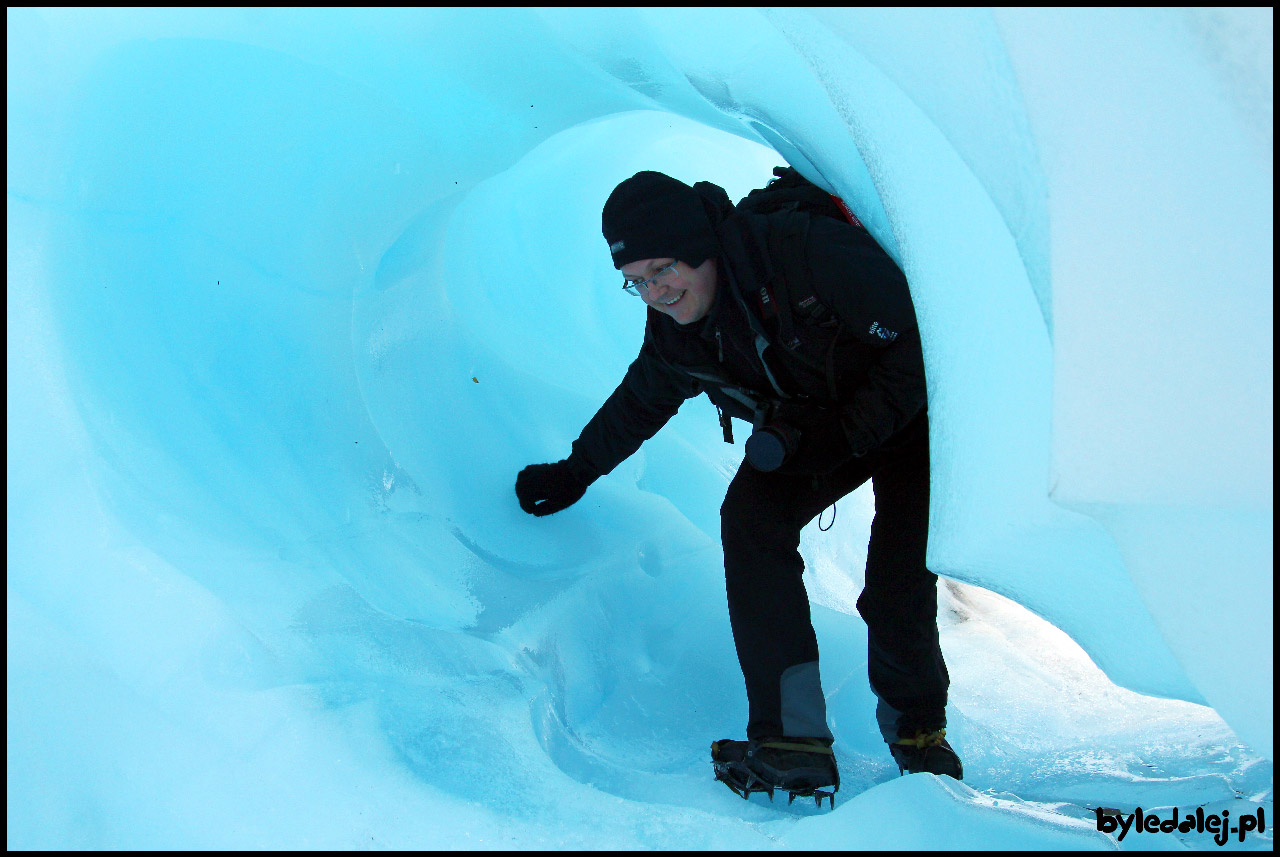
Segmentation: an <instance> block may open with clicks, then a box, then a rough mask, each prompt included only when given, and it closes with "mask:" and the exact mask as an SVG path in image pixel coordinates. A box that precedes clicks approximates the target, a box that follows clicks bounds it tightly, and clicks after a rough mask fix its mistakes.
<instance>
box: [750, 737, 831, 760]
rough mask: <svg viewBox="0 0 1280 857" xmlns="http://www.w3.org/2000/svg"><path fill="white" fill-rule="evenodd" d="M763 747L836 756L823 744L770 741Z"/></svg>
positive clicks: (762, 745)
mask: <svg viewBox="0 0 1280 857" xmlns="http://www.w3.org/2000/svg"><path fill="white" fill-rule="evenodd" d="M760 746H761V747H770V748H772V749H774V750H797V751H799V752H801V753H817V754H819V755H821V756H834V755H835V754H836V751H835V750H832V749H831V748H830V747H824V746H822V745H821V744H792V743H790V742H788V741H769V742H766V743H763V744H761V745H760Z"/></svg>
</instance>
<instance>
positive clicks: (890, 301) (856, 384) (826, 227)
mask: <svg viewBox="0 0 1280 857" xmlns="http://www.w3.org/2000/svg"><path fill="white" fill-rule="evenodd" d="M717 234H718V236H719V237H720V241H721V245H722V248H723V250H722V253H721V255H720V256H719V257H718V259H717V263H718V271H719V282H718V284H717V290H716V300H715V303H714V305H713V306H712V308H711V311H710V312H709V313H708V314H707V316H706V318H705V319H703V320H702V321H699V322H694V323H693V324H690V325H687V326H686V325H679V324H677V323H676V322H675V321H674V320H673V319H672V318H671V317H670V316H668V315H665V314H663V313H660V312H658V311H657V310H655V309H652V308H649V310H648V322H647V324H646V327H645V338H644V345H643V346H642V347H641V349H640V354H639V356H638V357H637V358H636V359H635V361H634V362H633V363H632V364H631V366H630V368H628V369H627V374H626V376H625V377H624V378H623V379H622V383H621V384H619V385H618V388H617V389H616V390H615V391H614V392H613V394H612V395H611V396H610V397H609V398H608V400H607V401H606V402H605V403H604V405H603V406H601V408H600V410H599V411H598V412H597V413H596V415H595V416H594V417H592V419H591V421H590V422H588V423H587V425H586V427H585V428H584V429H583V430H582V434H581V435H580V436H579V437H578V439H577V440H576V441H574V443H573V452H572V454H571V455H570V456H569V462H570V464H571V465H572V466H573V468H574V469H575V471H576V472H577V473H578V474H579V475H580V476H581V477H583V478H584V479H585V480H587V481H593V480H595V479H597V478H599V477H600V476H602V475H604V474H606V473H609V472H610V471H612V470H613V468H615V467H617V466H618V464H620V463H621V462H622V461H624V460H625V459H626V458H628V457H630V456H631V455H632V454H633V453H634V452H635V451H636V450H637V449H639V448H640V445H641V444H642V443H643V442H644V441H646V440H648V439H649V438H651V437H653V436H654V435H655V434H657V432H658V430H659V429H660V428H662V426H664V425H665V424H666V423H667V421H668V420H669V419H671V417H672V416H673V415H674V414H675V412H676V411H677V410H678V409H679V407H680V405H681V404H682V403H683V402H684V400H685V399H688V398H690V397H692V396H696V395H698V394H699V393H701V392H706V393H707V396H708V397H709V398H710V399H711V401H712V402H714V403H715V405H716V406H717V408H719V409H720V410H721V415H722V423H724V424H726V425H727V424H728V421H727V419H725V418H724V415H725V414H728V415H731V416H734V417H738V418H740V419H744V420H752V419H753V416H754V414H753V410H752V407H751V406H750V405H749V404H747V402H749V401H752V400H754V401H767V402H775V403H776V402H780V401H787V402H788V403H790V405H791V407H792V408H793V412H794V409H795V408H799V409H800V410H801V411H807V412H809V413H812V414H814V415H817V414H820V413H827V414H833V415H838V418H839V419H840V423H841V427H842V428H843V430H844V434H845V437H846V438H847V439H848V441H849V445H850V448H851V449H852V451H853V452H854V454H857V455H861V454H865V453H866V452H868V451H869V450H871V449H874V448H876V447H878V446H880V445H881V444H883V443H884V442H885V441H886V440H888V439H889V438H890V437H892V436H893V435H894V434H895V433H896V432H898V431H899V430H900V429H902V428H903V427H904V426H906V424H907V423H908V422H909V421H910V420H911V419H912V418H913V417H915V416H917V415H918V414H919V413H920V412H921V411H923V410H924V408H925V375H924V358H923V355H922V353H921V349H920V335H919V331H918V329H917V326H916V318H915V309H914V307H913V306H912V303H911V294H910V292H909V290H908V288H907V281H906V278H905V277H904V276H903V274H902V271H901V270H899V268H898V266H897V265H896V264H895V263H894V261H893V259H891V258H890V257H889V256H888V254H886V253H885V252H884V251H883V250H882V249H881V248H880V246H879V245H878V244H876V242H875V241H874V240H873V239H872V238H871V236H870V235H868V234H867V233H866V232H865V231H863V230H861V229H859V228H857V227H854V226H851V225H849V224H845V223H841V222H839V221H836V220H833V219H831V218H829V217H812V218H809V217H808V216H807V215H803V214H800V215H797V214H793V213H790V212H785V213H776V214H770V215H758V214H756V215H753V214H742V213H735V214H732V215H730V216H729V217H728V218H726V219H725V220H724V221H722V222H721V223H719V224H718V226H717ZM779 236H786V237H787V238H788V241H782V242H781V243H780V242H779V240H777V239H779ZM771 237H772V238H773V239H775V240H774V241H772V242H771V241H770V238H771ZM788 247H789V248H790V250H789V252H790V253H791V254H793V257H792V258H789V259H788V258H780V256H785V255H787V252H788V251H787V250H786V249H785V248H788ZM800 257H803V263H804V264H797V262H798V261H799V258H800ZM775 277H784V278H785V288H786V291H787V292H788V293H789V295H790V301H789V302H790V303H791V304H792V305H793V306H795V304H796V303H798V302H801V301H804V300H805V299H806V298H815V299H816V305H817V308H818V310H819V312H818V317H817V318H814V319H812V320H807V319H802V318H801V317H798V316H797V317H796V318H795V320H794V325H793V330H794V339H793V340H792V342H791V343H790V346H791V347H785V346H784V345H782V344H781V342H780V340H779V319H778V318H777V316H776V313H772V312H770V310H771V309H772V308H771V307H770V306H769V305H768V302H767V300H768V295H770V294H772V293H773V291H774V290H773V288H772V286H773V284H774V283H775V280H774V278H775ZM766 284H767V285H769V286H770V287H771V288H770V289H769V290H767V291H766V292H764V293H762V292H761V286H764V285H766ZM775 305H776V302H775ZM814 305H815V304H814V301H809V302H808V308H810V309H811V308H813V307H814ZM823 307H825V308H826V309H828V310H829V312H827V313H824V312H821V310H822V308H823ZM795 312H796V313H799V312H801V311H800V310H799V309H797V310H796V311H795ZM757 334H762V336H758V335H757ZM766 342H767V343H769V344H768V345H767V347H765V343H766Z"/></svg>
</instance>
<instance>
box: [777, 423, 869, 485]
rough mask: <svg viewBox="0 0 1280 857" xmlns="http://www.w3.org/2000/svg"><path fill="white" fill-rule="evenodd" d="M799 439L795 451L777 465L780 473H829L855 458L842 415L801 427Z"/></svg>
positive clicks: (806, 474)
mask: <svg viewBox="0 0 1280 857" xmlns="http://www.w3.org/2000/svg"><path fill="white" fill-rule="evenodd" d="M798 428H799V430H800V441H799V444H798V445H797V447H796V451H795V454H794V455H792V456H791V457H790V458H789V459H787V461H786V462H785V463H784V464H783V465H782V466H781V467H779V468H778V472H779V473H785V474H792V475H805V476H808V475H812V474H819V473H828V472H830V471H832V470H835V469H836V468H837V467H839V466H840V465H842V464H844V463H846V462H847V461H849V459H851V458H853V457H854V452H853V448H852V447H850V446H849V438H848V436H847V435H845V433H844V427H843V426H842V425H841V424H840V417H839V415H836V414H833V415H831V416H829V417H827V418H825V419H822V420H820V421H815V422H809V423H807V424H805V425H803V426H798Z"/></svg>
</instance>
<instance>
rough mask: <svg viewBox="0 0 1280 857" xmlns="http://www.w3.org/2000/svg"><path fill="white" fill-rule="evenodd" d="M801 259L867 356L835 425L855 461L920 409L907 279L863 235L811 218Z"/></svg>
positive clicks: (920, 368)
mask: <svg viewBox="0 0 1280 857" xmlns="http://www.w3.org/2000/svg"><path fill="white" fill-rule="evenodd" d="M807 255H808V262H809V268H810V271H811V272H812V274H813V277H814V285H815V290H816V291H817V292H818V295H819V298H820V299H821V300H823V301H828V300H829V301H830V303H829V304H828V306H829V307H830V308H831V309H832V310H833V311H834V312H835V314H836V315H837V316H838V317H839V318H840V321H841V323H842V325H843V328H842V329H843V335H845V336H851V337H853V338H854V339H855V340H857V341H858V343H859V344H860V345H861V346H863V347H864V348H865V349H868V350H869V351H870V352H871V354H872V355H873V360H872V363H871V365H870V367H869V369H868V371H867V376H866V383H864V384H862V385H860V386H859V387H858V388H857V389H856V390H853V391H852V392H851V395H850V396H849V398H848V399H846V400H845V402H844V407H843V408H842V413H841V424H842V426H843V428H844V432H845V435H846V437H847V438H848V440H849V445H850V447H851V449H852V450H853V452H854V454H855V455H863V454H865V453H866V452H868V451H870V450H872V449H875V448H876V447H878V446H880V445H881V444H882V443H884V442H885V441H886V440H888V439H889V438H890V437H891V436H893V435H894V434H895V433H896V432H898V431H899V430H901V429H902V428H903V427H905V426H906V424H907V423H908V422H910V421H911V420H912V419H913V418H914V417H915V416H916V415H917V414H919V413H920V411H921V410H922V409H923V408H924V406H925V403H926V401H927V395H926V387H925V374H924V354H923V352H922V349H921V344H920V331H919V327H918V326H917V324H916V315H915V307H914V305H913V304H912V302H911V292H910V290H909V288H908V287H907V278H906V277H905V276H904V275H903V273H902V270H901V269H900V268H899V267H898V265H897V263H895V262H894V261H893V259H892V258H891V257H890V256H889V254H887V253H885V252H884V250H882V249H881V248H880V246H879V245H878V244H876V242H875V240H874V239H872V238H871V236H870V235H868V234H867V233H866V232H864V231H862V230H861V229H858V228H856V227H853V226H848V225H846V224H842V223H839V222H837V221H834V220H829V219H826V218H818V217H815V218H813V221H812V222H811V225H810V233H809V241H808V247H807Z"/></svg>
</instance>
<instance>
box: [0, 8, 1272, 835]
mask: <svg viewBox="0 0 1280 857" xmlns="http://www.w3.org/2000/svg"><path fill="white" fill-rule="evenodd" d="M1272 20H1273V13H1272V11H1271V10H1270V9H1215V10H1138V9H1110V10H1108V9H1098V10H1087V11H1085V10H1052V9H1044V10H1030V9H1022V10H1016V9H999V10H974V9H967V10H966V9H956V10H937V9H934V10H916V9H908V10H902V9H899V10H876V9H817V10H808V11H805V10H797V9H769V10H753V9H724V8H716V9H660V10H634V9H607V10H606V9H552V10H527V9H392V10H388V9H359V10H353V9H326V10H297V9H291V10H281V9H274V10H270V9H268V10H258V9H239V10H236V9H184V10H176V9H131V10H127V11H126V10H110V9H101V10H86V9H31V8H10V9H9V10H8V11H7V13H6V21H7V25H8V27H7V48H8V50H7V67H8V75H7V87H6V88H7V108H6V109H7V116H8V123H7V129H8V132H7V150H8V178H7V182H8V194H7V214H8V217H7V230H8V232H7V235H8V257H7V258H8V327H7V331H8V339H7V355H8V387H7V406H8V420H7V427H8V481H7V485H8V497H7V499H8V552H7V561H8V563H7V564H8V575H7V590H6V595H7V616H8V622H7V628H8V635H7V643H8V646H7V688H8V696H7V699H8V706H7V714H8V717H7V724H8V725H7V734H8V739H7V750H8V756H7V758H8V762H7V771H8V778H7V785H8V790H7V794H8V797H7V809H8V839H7V842H8V846H9V847H10V848H16V849H23V848H42V849H62V848H92V849H107V848H111V849H117V848H118V849H135V848H160V849H169V848H183V849H185V848H193V849H194V848H200V849H205V848H208V849H220V848H228V849H230V848H237V849H250V848H255V849H256V848H290V849H347V848H406V849H409V848H412V849H422V850H435V849H450V848H494V849H496V848H504V849H505V848H519V849H528V848H590V849H620V848H645V849H676V848H679V849H685V848H698V849H702V848H706V849H710V848H725V849H729V848H734V849H756V848H759V849H774V848H841V849H851V848H868V849H869V848H895V847H897V848H1028V849H1033V848H1062V849H1068V848H1071V849H1074V848H1102V849H1106V848H1114V847H1117V846H1118V847H1120V848H1125V849H1129V848H1178V847H1191V848H1214V847H1217V846H1215V845H1213V843H1212V841H1211V839H1210V837H1209V834H1195V833H1192V834H1189V835H1183V834H1169V833H1141V834H1138V833H1132V832H1131V833H1130V834H1129V835H1128V836H1126V837H1125V838H1124V839H1122V840H1117V836H1116V835H1114V834H1113V835H1104V834H1103V833H1100V832H1098V831H1097V829H1096V823H1095V821H1096V815H1095V812H1094V810H1095V809H1096V808H1097V807H1099V806H1105V807H1113V808H1118V809H1121V810H1123V811H1124V812H1132V811H1133V810H1134V809H1136V808H1137V807H1139V806H1140V807H1143V808H1144V809H1146V810H1153V811H1156V812H1157V813H1163V815H1165V816H1167V815H1168V814H1169V813H1168V811H1167V810H1169V809H1170V808H1173V807H1180V808H1181V809H1182V810H1183V811H1186V810H1187V809H1188V808H1195V807H1202V808H1204V810H1205V811H1206V812H1210V813H1220V812H1222V811H1230V812H1231V815H1232V817H1233V818H1239V817H1240V816H1241V815H1242V814H1244V813H1249V812H1255V811H1256V810H1257V809H1258V808H1263V809H1264V810H1265V811H1266V813H1267V814H1268V815H1270V812H1271V809H1272V782H1273V775H1272V764H1271V759H1272V755H1273V743H1272V736H1273V725H1272V724H1273V713H1272V712H1273V708H1272V696H1273V661H1272V652H1273V647H1274V642H1273V608H1272V601H1273V589H1272V563H1273V558H1272V550H1273V548H1272V506H1273V482H1272V467H1273V452H1272V436H1273V416H1272V409H1273V398H1272V389H1273V380H1272V366H1273V351H1272V313H1273V303H1272V301H1273V298H1272V282H1273V244H1272V241H1273V238H1272V232H1273V226H1274V224H1273V195H1272V194H1273V190H1272V185H1273V178H1274V175H1273V166H1272V150H1273V107H1272V104H1273V94H1272V92H1273V91H1272V32H1273V24H1272ZM781 163H790V164H793V165H795V166H797V167H799V168H800V169H801V170H802V171H803V172H804V173H805V174H806V175H808V176H809V177H810V178H811V179H813V180H814V181H816V182H818V183H820V184H822V185H824V186H825V187H827V188H828V189H829V190H832V191H834V192H837V193H839V194H840V195H841V196H842V197H843V198H844V199H845V200H846V201H847V202H848V203H849V205H850V206H851V207H852V208H853V210H854V211H856V212H857V213H858V215H859V217H860V218H861V219H862V220H863V222H864V223H866V224H867V226H868V228H869V229H870V230H871V232H872V233H873V234H874V235H875V237H876V238H877V239H878V240H879V241H880V243H881V244H882V245H883V246H884V247H885V248H886V250H888V251H889V252H890V253H891V254H892V255H893V256H894V258H895V259H896V260H897V261H898V262H899V264H900V265H901V266H902V268H903V270H904V271H905V272H906V274H907V276H908V279H909V280H910V283H911V288H912V294H913V298H914V301H915V305H916V307H917V311H918V315H919V320H920V324H921V329H922V332H923V338H924V346H925V356H926V361H927V371H928V375H929V381H930V391H929V394H930V404H929V407H930V412H931V413H930V420H931V424H932V425H933V437H932V459H933V462H934V473H933V479H934V489H933V505H932V510H931V534H930V554H929V562H930V567H931V568H932V570H934V571H935V572H937V573H938V574H939V575H941V576H942V577H943V578H944V580H943V581H942V582H941V583H940V597H941V604H942V611H941V616H940V623H941V630H942V645H943V649H944V651H945V653H946V655H947V659H948V663H949V665H950V667H951V674H952V705H951V709H950V728H949V737H950V738H951V739H952V743H954V744H955V745H956V746H957V748H958V749H960V751H961V753H962V754H963V756H964V759H965V770H966V779H965V781H964V782H963V783H956V782H954V781H952V780H949V779H947V778H935V777H932V776H929V775H919V776H913V777H907V778H899V777H898V776H897V771H896V768H895V767H894V766H893V764H892V762H891V760H890V759H889V756H888V754H887V753H886V752H885V748H884V746H883V745H882V744H881V743H880V741H879V737H878V733H877V731H876V729H875V727H874V717H873V711H872V709H873V702H874V700H873V697H872V696H871V693H870V690H869V688H868V687H867V683H866V654H865V626H864V625H863V624H862V622H861V620H860V618H859V616H858V615H857V612H856V610H855V609H854V606H853V602H854V600H855V599H856V597H857V595H858V592H859V590H860V588H861V576H862V571H861V569H862V565H863V563H864V562H865V555H866V541H867V534H868V531H869V525H870V518H871V514H872V510H873V507H872V498H871V494H870V493H869V491H863V490H860V491H859V492H855V494H854V495H852V496H850V497H849V498H847V499H846V500H845V501H842V502H841V503H840V504H839V505H838V515H837V519H836V522H835V525H834V526H833V527H832V529H831V530H829V531H827V532H819V531H818V529H817V528H816V527H814V528H812V529H806V531H805V533H804V535H803V542H802V550H803V553H804V555H805V558H806V562H807V566H808V574H807V575H806V582H807V586H808V588H809V591H810V595H811V599H812V601H813V603H814V618H815V627H816V629H817V632H818V637H819V643H820V646H821V649H822V653H823V654H822V671H823V679H824V682H823V683H824V688H825V690H826V692H827V696H828V709H829V712H830V718H831V726H832V729H833V731H834V733H835V735H836V738H837V745H836V746H837V752H838V756H839V759H840V764H841V771H842V779H843V781H844V784H843V787H842V790H841V792H840V795H839V796H838V798H837V802H836V806H835V809H834V811H828V810H823V811H821V812H819V811H817V809H816V808H814V807H811V806H801V804H800V803H797V804H796V805H794V806H791V807H787V806H785V805H784V804H782V803H780V804H779V805H773V804H771V803H769V802H768V800H767V799H765V798H764V797H763V796H756V797H753V799H752V800H751V801H749V802H744V801H742V800H741V799H739V798H738V797H736V796H734V795H733V794H731V793H730V792H729V791H728V790H727V789H724V788H723V787H721V786H719V785H717V784H715V783H714V782H713V781H712V780H711V776H710V769H709V768H710V766H709V765H708V764H707V747H708V745H709V743H710V741H712V740H714V739H717V738H722V737H726V736H729V737H734V736H737V735H739V734H740V733H741V731H742V729H743V727H744V725H745V720H746V700H745V693H744V691H743V685H742V677H741V674H740V673H739V671H738V666H737V662H736V659H735V656H734V650H733V644H732V640H731V637H730V633H729V626H728V616H727V610H726V607H725V604H724V588H723V578H722V574H723V570H722V567H721V554H720V547H719V521H718V509H719V504H720V501H721V499H722V497H723V493H724V489H725V487H726V485H727V482H728V480H729V479H730V478H731V477H732V474H733V472H734V471H735V469H736V467H737V466H738V464H739V462H740V460H741V447H740V446H738V447H733V446H728V445H725V444H724V443H723V442H722V441H721V438H720V431H719V427H718V426H717V424H716V418H715V411H714V409H713V408H711V406H710V405H708V404H707V403H706V402H700V401H698V400H694V401H691V402H689V403H687V404H686V405H685V407H684V408H683V409H682V411H681V413H680V414H679V415H678V416H677V417H676V418H675V419H674V420H673V421H672V422H671V423H670V424H669V425H668V426H667V427H666V428H665V429H664V430H663V431H662V432H661V433H660V434H659V435H658V436H657V437H656V438H654V439H653V440H652V441H650V442H649V443H647V444H646V445H645V447H644V448H643V449H642V450H641V451H640V453H638V454H637V455H636V456H634V457H633V458H632V459H630V460H628V461H627V462H625V463H624V464H623V465H622V466H620V467H619V468H618V469H617V470H616V471H614V473H612V474H611V475H610V476H608V477H606V478H605V479H603V480H601V481H600V482H598V483H596V484H595V485H594V486H593V487H592V488H591V490H590V491H589V492H588V494H587V496H586V498H585V499H584V500H583V501H582V502H580V503H578V504H577V505H576V506H574V507H573V508H571V509H569V510H566V511H565V512H563V513H561V514H558V515H555V516H552V517H549V518H545V519H534V518H531V517H529V516H527V515H525V514H524V513H522V512H521V511H520V510H519V508H518V506H517V504H516V502H515V496H514V493H513V490H512V486H513V483H514V479H515V474H516V473H517V472H518V471H519V469H520V468H521V467H523V466H524V465H526V464H529V463H533V462H539V461H553V460H556V459H559V458H562V457H563V456H564V455H566V454H567V453H568V448H569V447H568V445H569V443H570V441H572V440H573V438H574V437H576V435H577V432H578V431H579V429H580V428H581V427H582V425H583V424H584V423H585V422H586V420H587V419H588V418H589V417H590V416H591V415H592V414H593V413H594V412H595V409H596V408H597V407H598V406H599V405H600V403H602V402H603V401H604V399H605V398H606V397H607V396H608V394H609V393H610V392H611V391H612V390H613V388H614V386H615V385H616V384H617V382H618V380H619V379H620V378H621V376H622V373H623V372H624V370H625V368H626V366H627V365H628V363H629V362H630V361H631V359H633V357H634V355H635V352H636V351H637V349H638V347H639V344H640V341H641V335H642V331H643V314H642V313H640V312H638V309H639V307H638V304H637V303H636V302H635V301H634V299H632V298H629V297H627V296H626V295H625V294H623V293H621V290H619V289H617V288H615V287H614V286H615V285H616V282H615V281H616V272H614V271H613V269H612V267H611V264H610V260H609V256H608V254H607V252H606V248H605V245H604V242H603V240H602V239H601V237H600V232H599V223H600V221H599V216H600V208H601V206H602V204H603V201H604V199H605V198H606V196H607V195H608V193H609V191H610V190H611V189H612V188H613V186H614V185H615V184H616V183H617V182H618V181H620V180H621V179H623V178H625V177H627V176H629V175H631V174H632V173H634V172H636V171H638V170H641V169H657V170H661V171H663V172H667V173H669V174H671V175H674V176H676V177H678V178H680V179H683V180H685V181H689V182H692V181H696V180H701V179H707V180H711V181H714V182H716V183H718V184H720V185H722V186H724V187H725V188H726V189H727V190H728V191H729V193H730V196H731V197H733V198H735V199H737V198H739V197H740V196H742V195H744V194H745V193H746V192H747V191H748V190H749V189H751V188H753V187H756V186H759V185H761V184H763V183H764V181H765V180H766V179H767V178H768V177H769V175H770V170H771V168H772V167H773V166H774V165H776V164H781ZM1271 841H1272V840H1271V833H1270V828H1268V830H1267V832H1266V833H1265V834H1262V835H1257V834H1252V835H1250V837H1248V838H1247V840H1246V841H1244V842H1242V843H1241V842H1238V841H1236V840H1235V839H1234V838H1233V845H1232V846H1230V847H1235V848H1246V849H1248V848H1259V849H1269V848H1270V847H1271Z"/></svg>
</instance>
